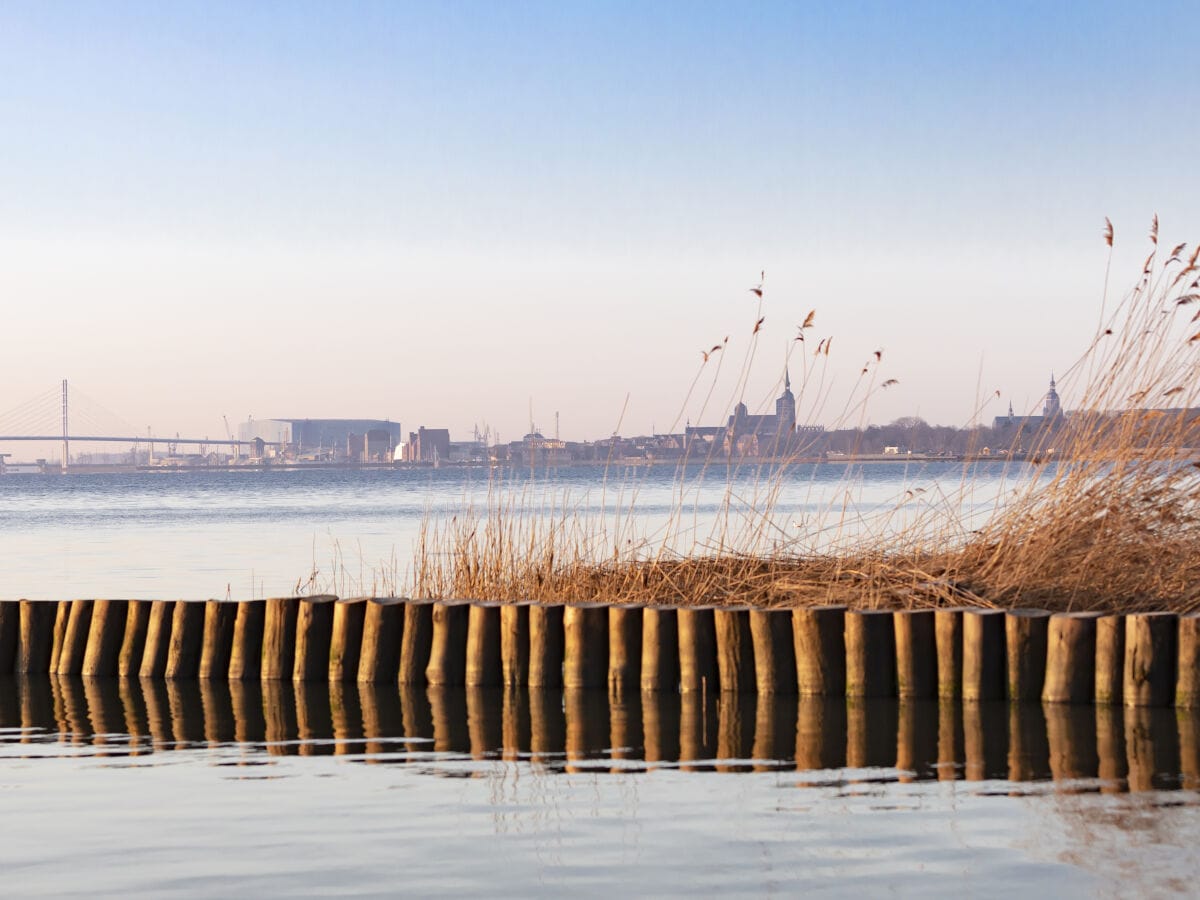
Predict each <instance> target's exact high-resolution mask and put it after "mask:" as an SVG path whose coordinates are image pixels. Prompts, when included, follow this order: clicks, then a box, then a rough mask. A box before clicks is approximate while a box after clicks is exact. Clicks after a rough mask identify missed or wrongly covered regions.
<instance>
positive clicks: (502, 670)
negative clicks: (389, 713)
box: [0, 595, 1200, 707]
mask: <svg viewBox="0 0 1200 900" xmlns="http://www.w3.org/2000/svg"><path fill="white" fill-rule="evenodd" d="M3 671H8V672H17V673H45V672H54V673H58V674H64V675H75V674H78V675H86V676H115V675H121V676H130V675H136V676H141V677H143V678H169V679H177V678H229V679H233V680H245V679H258V678H261V679H268V680H269V679H281V678H284V679H294V680H297V681H316V680H323V679H329V680H331V681H360V682H368V683H381V682H389V681H391V682H396V681H398V682H400V683H402V684H433V685H467V686H478V687H488V686H496V685H506V686H530V687H550V688H555V687H566V688H601V687H607V688H608V689H609V690H610V691H613V692H615V693H617V694H620V693H622V692H626V691H633V690H648V691H660V690H667V691H671V690H678V691H681V692H683V693H688V692H692V691H705V690H707V691H723V692H724V691H732V692H746V691H757V692H758V693H761V694H772V693H781V694H788V693H790V694H803V695H812V696H847V697H896V696H898V697H905V698H933V697H961V698H963V699H966V700H1000V699H1006V698H1007V699H1010V700H1037V699H1042V700H1045V701H1049V702H1067V703H1090V702H1096V703H1124V704H1126V705H1129V706H1169V705H1171V704H1175V705H1178V706H1181V707H1192V706H1200V616H1196V615H1184V616H1177V615H1175V614H1174V613H1131V614H1127V615H1106V614H1100V613H1054V614H1051V613H1049V612H1046V611H1043V610H1023V609H1015V610H1007V611H1003V610H990V609H973V608H964V609H937V610H933V609H928V610H901V611H895V612H892V611H885V610H847V609H846V608H844V607H838V606H824V607H809V608H800V609H783V608H781V609H751V608H748V607H677V608H666V607H644V608H643V607H635V606H609V605H604V604H568V605H566V606H551V605H543V604H535V603H491V602H466V601H412V600H404V599H398V598H387V599H379V598H353V599H344V600H339V599H338V598H336V597H333V596H327V595H322V596H315V597H290V598H276V599H271V600H250V601H239V602H231V601H217V600H210V601H208V602H190V601H182V600H180V601H159V600H155V601H149V600H74V601H62V602H41V601H28V600H21V601H6V602H0V672H3Z"/></svg>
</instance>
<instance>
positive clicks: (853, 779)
mask: <svg viewBox="0 0 1200 900" xmlns="http://www.w3.org/2000/svg"><path fill="white" fill-rule="evenodd" d="M962 474H963V468H962V467H961V466H957V465H951V464H931V465H910V466H905V465H893V464H888V465H879V466H864V467H862V468H861V469H859V470H856V472H855V473H854V475H853V477H852V479H851V480H850V481H849V482H847V481H845V480H844V476H845V469H844V467H817V468H810V469H808V470H800V471H797V472H796V473H794V474H792V475H791V476H789V478H788V479H787V480H786V482H785V483H784V485H783V489H782V490H781V493H780V495H779V497H778V498H777V499H776V500H775V502H774V503H773V504H772V505H771V515H772V517H773V520H772V521H773V524H774V525H776V526H778V528H779V529H780V530H786V529H791V528H793V526H794V525H795V524H796V523H799V524H800V525H801V526H802V528H800V529H795V530H797V531H804V530H805V529H806V528H807V527H808V526H809V525H810V524H811V523H812V522H813V521H814V520H817V519H820V518H822V517H823V516H824V514H825V511H826V510H828V509H829V508H830V504H831V503H837V502H840V500H841V498H842V497H844V496H845V495H846V494H847V493H849V494H850V495H851V497H852V500H853V503H854V506H855V509H856V510H857V511H860V512H864V511H865V512H873V513H877V514H880V515H883V516H886V517H888V519H887V521H888V523H889V527H900V526H902V525H904V524H905V523H907V522H911V521H912V518H913V516H914V514H915V513H919V511H920V509H921V508H922V504H923V503H934V502H938V501H936V500H928V501H927V500H926V499H924V498H929V497H933V498H937V497H945V496H948V495H953V494H954V492H955V491H956V490H957V487H958V484H959V482H960V479H961V478H962ZM1002 474H1003V470H1002V468H1001V467H1000V466H998V465H994V466H979V467H976V469H975V471H974V472H973V473H972V479H971V487H972V491H973V493H972V494H970V495H969V496H967V497H966V498H965V502H964V503H962V504H959V505H957V506H956V507H955V508H956V509H957V510H958V512H959V513H960V514H961V515H962V516H963V517H964V520H969V519H970V518H971V517H974V516H980V515H984V514H986V513H987V511H988V510H990V509H991V507H992V504H993V502H994V501H995V499H996V497H997V496H999V495H1001V493H1002V492H1003V490H1004V489H1005V483H1004V482H1003V481H1002V479H1001V476H1002ZM618 482H619V483H620V484H621V485H623V487H624V489H625V490H626V493H627V494H628V493H629V492H630V491H631V489H632V485H633V484H634V483H636V484H637V485H638V491H637V495H636V498H635V500H634V505H635V513H634V518H635V520H636V521H637V523H638V525H639V527H640V528H642V529H643V530H644V531H645V532H646V533H647V534H653V533H655V530H656V529H661V527H662V526H663V523H664V521H666V520H667V519H669V517H670V514H671V511H672V510H673V509H675V507H676V505H677V499H676V496H675V493H674V489H675V488H674V485H675V482H674V479H673V477H672V473H670V472H666V471H663V470H658V471H655V470H651V471H650V472H637V473H632V474H631V475H628V476H627V475H625V474H622V476H621V478H620V479H618ZM737 485H738V488H737V490H738V492H739V494H740V495H743V496H745V497H750V498H753V497H754V483H753V480H752V478H751V477H749V476H746V477H743V478H742V479H740V480H739V481H738V482H737ZM526 487H528V490H530V491H532V492H534V494H533V495H534V496H539V495H538V494H537V492H538V491H544V492H548V493H549V494H550V495H551V496H558V495H560V494H561V492H562V491H564V490H565V491H568V492H570V493H571V494H572V496H574V497H575V498H576V499H577V500H578V502H579V503H580V505H581V507H584V508H587V509H591V510H595V509H597V508H599V507H600V506H601V503H600V494H601V492H602V487H601V473H600V472H598V471H597V470H594V469H588V470H560V471H559V472H557V473H555V474H554V475H553V476H552V477H551V478H550V480H549V481H548V482H547V481H544V480H538V481H537V482H535V483H534V484H533V485H531V486H522V485H518V489H525V488H526ZM613 490H614V489H613V488H612V482H611V481H610V495H609V499H611V492H612V491H613ZM723 490H724V480H723V477H719V478H715V479H712V481H711V482H710V483H708V484H707V485H705V486H701V487H699V488H696V489H695V490H694V491H693V492H691V493H690V494H689V495H688V499H687V502H688V503H689V504H690V506H689V509H690V510H692V511H693V515H694V521H695V522H697V523H699V525H700V527H702V526H703V524H704V522H705V521H706V517H707V520H711V519H712V518H714V517H715V516H716V515H717V514H718V512H719V511H720V509H721V508H722V502H723V499H722V498H723ZM488 491H489V484H488V475H487V473H486V472H478V471H473V472H472V471H459V470H440V471H419V472H413V471H403V472H402V471H388V472H380V471H371V472H346V471H341V472H330V471H320V472H318V471H313V472H286V473H284V472H276V473H241V472H234V473H172V474H169V475H167V474H164V475H137V476H116V475H105V476H78V477H68V478H61V477H45V478H43V477H24V476H21V477H5V478H0V597H3V598H16V597H33V598H38V597H41V598H52V599H60V598H67V597H95V596H123V597H150V598H155V597H186V598H202V597H210V596H224V595H225V593H226V590H227V587H228V590H229V592H230V593H231V594H232V595H233V596H234V597H247V596H251V595H262V594H273V593H274V594H278V593H286V592H287V591H289V590H290V589H291V587H292V586H293V585H294V584H295V582H296V581H297V579H298V578H300V577H301V576H303V575H306V574H307V573H308V572H309V571H310V570H311V569H312V568H313V565H314V560H315V561H316V564H317V565H318V566H325V565H326V562H325V560H326V558H327V557H328V554H329V552H330V548H331V547H334V548H340V550H341V552H342V554H343V558H344V561H345V563H344V564H345V565H356V564H357V563H358V557H359V556H360V555H361V558H362V566H363V567H364V568H367V569H369V568H370V567H371V566H372V565H375V564H377V563H379V562H381V561H387V560H390V559H391V558H392V556H393V554H395V555H396V556H397V557H399V558H403V557H404V556H405V555H406V554H407V552H408V542H409V541H411V538H412V536H413V535H414V534H415V533H416V530H417V528H418V526H419V524H420V521H421V518H422V516H423V515H424V514H425V513H426V511H427V510H432V511H434V512H435V513H437V512H441V513H442V514H445V515H449V514H451V513H452V511H453V510H455V509H456V508H458V507H460V506H461V505H462V504H463V503H464V502H466V501H469V500H472V499H474V500H476V501H481V500H483V499H484V498H486V497H487V495H488ZM909 492H911V493H909ZM627 499H628V497H626V498H625V499H624V500H623V501H622V502H625V501H626V500H627ZM360 548H361V549H360ZM1198 788H1200V719H1198V718H1197V717H1195V716H1193V715H1191V714H1181V715H1177V714H1176V712H1175V711H1174V710H1145V709H1134V710H1127V709H1122V708H1119V707H1118V708H1109V707H1091V706H1085V707H1068V706H1052V705H1047V706H1042V705H1040V704H1034V705H1012V706H1010V705H1009V704H1004V703H1000V704H957V703H941V704H939V703H898V702H895V701H871V702H867V703H846V702H844V701H826V700H809V699H799V698H777V699H772V700H768V699H765V698H758V697H755V696H752V695H741V696H739V695H722V696H714V695H707V696H704V697H698V696H694V695H685V696H679V695H676V694H645V695H642V694H637V695H635V696H631V697H627V698H611V697H608V696H607V695H605V694H593V693H586V692H585V693H578V692H576V693H563V692H546V691H531V692H524V691H522V692H515V693H514V692H499V691H486V690H462V689H437V688H406V687H396V686H394V685H385V686H371V685H353V684H350V685H341V684H336V685H326V684H324V683H321V684H304V683H301V684H292V683H290V682H265V683H262V684H260V683H257V682H253V683H247V684H242V683H226V682H224V681H214V682H202V681H201V682H178V683H174V682H168V681H138V680H119V679H98V680H83V679H79V678H67V677H58V676H48V677H31V678H26V679H16V678H13V677H11V676H8V677H0V804H2V806H0V808H2V810H3V817H4V818H3V821H4V828H3V839H2V840H0V871H3V873H4V880H3V886H4V888H3V889H4V891H5V893H6V894H12V895H18V896H38V895H40V896H47V895H49V896H56V897H57V896H69V895H81V894H87V895H89V896H92V895H95V894H97V893H99V894H102V895H110V894H112V895H117V894H119V895H139V894H140V895H148V896H154V897H162V896H195V895H203V896H213V895H244V894H260V895H271V896H274V895H322V896H327V895H329V894H333V893H337V894H351V895H359V896H384V895H386V896H394V895H396V894H398V893H401V892H406V893H414V894H417V895H450V894H453V895H462V894H469V895H479V894H487V895H495V896H530V895H534V896H561V895H563V894H571V895H577V896H599V895H604V896H612V895H613V893H614V892H620V893H624V894H636V895H647V896H680V895H696V894H701V895H711V894H735V895H764V894H781V895H792V894H796V893H798V892H800V891H807V890H811V889H816V890H820V891H822V892H825V893H833V894H845V895H852V896H862V895H868V894H869V895H876V894H884V893H887V894H898V895H920V896H929V895H947V896H956V897H957V896H961V895H963V894H964V893H965V894H968V895H983V896H994V895H1026V896H1046V895H1049V896H1089V897H1090V896H1095V895H1112V896H1124V895H1128V894H1147V895H1162V894H1170V893H1190V892H1191V890H1192V888H1193V885H1194V880H1195V876H1196V873H1197V872H1198V871H1200V809H1198V807H1200V793H1198V792H1197V789H1198Z"/></svg>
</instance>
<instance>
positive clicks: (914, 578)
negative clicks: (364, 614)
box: [383, 217, 1200, 613]
mask: <svg viewBox="0 0 1200 900" xmlns="http://www.w3.org/2000/svg"><path fill="white" fill-rule="evenodd" d="M1104 238H1105V241H1106V243H1107V244H1108V247H1109V259H1110V263H1109V265H1111V253H1112V246H1113V237H1112V227H1111V225H1110V224H1109V225H1108V226H1107V228H1106V229H1105V232H1104ZM1149 238H1150V244H1151V246H1150V254H1149V256H1148V257H1147V259H1146V262H1145V264H1144V266H1143V269H1142V271H1141V273H1140V274H1139V275H1138V277H1137V279H1136V282H1135V284H1134V286H1133V287H1132V288H1131V289H1130V290H1128V291H1127V292H1126V293H1125V294H1124V295H1123V296H1122V297H1121V298H1120V299H1119V300H1118V301H1116V302H1115V303H1111V302H1110V301H1109V298H1108V297H1107V291H1108V288H1107V282H1108V273H1107V271H1106V275H1105V296H1103V297H1102V300H1101V306H1100V314H1099V323H1098V325H1097V327H1096V330H1095V333H1094V335H1093V336H1092V337H1091V339H1090V341H1089V342H1088V344H1087V346H1086V348H1085V350H1084V352H1083V354H1082V355H1081V356H1080V358H1079V360H1078V361H1077V362H1076V363H1075V364H1074V365H1073V366H1071V367H1070V369H1069V370H1068V371H1067V372H1065V373H1063V376H1062V377H1061V378H1060V380H1059V384H1060V385H1061V386H1062V390H1063V393H1064V394H1065V395H1067V396H1070V397H1074V398H1076V401H1075V403H1074V404H1072V408H1071V411H1070V412H1069V414H1068V415H1067V416H1066V417H1065V419H1064V420H1062V421H1061V422H1060V423H1058V426H1057V427H1054V426H1053V423H1051V424H1047V425H1045V426H1043V427H1039V428H1038V429H1036V430H1034V431H1032V432H1030V431H1028V430H1026V429H1019V430H1018V433H1017V435H1016V437H1014V438H1013V442H1012V444H1011V446H1009V447H1006V448H1004V449H1005V450H1006V451H1007V453H1003V454H998V453H997V448H989V452H988V453H987V454H984V453H983V449H984V448H983V447H982V446H972V447H969V448H968V450H967V452H966V453H965V454H963V456H964V457H965V459H966V460H967V462H965V463H964V466H963V472H962V477H961V479H960V480H959V482H958V484H957V485H956V486H953V487H949V488H948V487H946V486H945V485H942V488H941V489H940V490H939V491H937V492H936V496H933V493H934V492H931V493H930V494H925V495H921V496H918V495H917V494H916V493H915V492H914V491H912V490H910V491H906V492H905V496H901V497H899V498H897V500H896V503H895V506H894V507H893V508H890V509H887V510H883V511H871V512H870V513H864V512H862V511H859V510H856V509H855V508H854V507H853V504H851V503H849V502H847V501H846V500H844V499H843V500H841V501H840V502H839V501H834V502H831V503H829V505H828V508H827V509H826V510H825V512H824V514H823V515H821V516H819V517H818V518H819V521H816V522H814V523H812V525H811V527H807V528H805V529H803V533H801V534H788V533H785V531H784V529H783V528H782V527H781V526H780V525H779V524H778V522H777V521H776V520H775V517H774V516H773V515H772V513H773V510H774V508H775V506H776V504H777V503H778V501H779V498H780V496H781V492H782V491H783V489H784V486H785V482H786V480H787V479H789V478H791V479H793V480H795V478H796V471H795V469H796V466H797V465H800V464H801V461H802V460H805V457H806V453H811V449H812V447H811V444H806V443H804V442H803V440H801V442H800V443H799V445H798V446H795V447H793V448H791V449H790V451H789V453H788V454H787V457H786V459H785V460H784V461H783V462H774V463H770V464H767V463H763V462H761V461H759V460H754V461H751V462H744V461H740V460H738V459H736V458H727V457H716V456H710V457H709V458H708V460H707V461H706V463H705V464H704V465H703V466H701V467H700V472H699V473H696V472H694V471H693V467H691V466H682V465H681V466H679V467H678V470H677V471H678V474H677V478H676V486H675V491H674V501H675V502H674V507H673V509H672V511H671V514H670V517H669V522H668V523H667V525H666V526H665V527H663V528H661V529H656V530H655V531H654V533H652V534H645V533H641V532H640V531H639V529H638V526H637V523H636V520H635V516H634V507H635V504H636V502H637V497H638V490H639V479H638V477H637V476H636V475H631V474H630V473H629V471H628V469H627V467H625V466H623V465H620V466H618V465H613V467H612V468H614V469H615V468H621V469H622V470H624V471H625V474H624V475H623V476H622V478H621V480H620V482H619V483H614V482H613V480H610V478H609V476H608V475H607V474H606V477H605V482H604V487H603V489H602V497H601V500H600V503H599V506H598V508H597V507H596V506H595V505H594V504H589V505H580V504H576V503H574V502H573V501H572V500H571V498H569V497H567V496H557V497H553V496H552V497H550V498H547V496H545V495H543V494H537V493H535V492H531V491H530V489H529V487H528V482H526V483H525V486H524V487H520V486H515V485H514V486H510V485H508V484H507V483H506V482H505V481H504V480H503V479H501V478H496V479H493V483H492V486H491V489H490V491H489V495H488V498H487V501H486V503H485V504H484V505H483V508H478V507H472V506H464V508H463V509H462V510H461V511H460V512H459V513H458V514H457V515H454V516H449V517H447V516H445V515H439V516H435V515H433V514H428V515H427V516H426V517H425V520H424V522H423V524H422V528H421V532H420V535H419V538H418V540H417V542H416V546H415V547H414V556H413V560H412V569H411V575H410V576H409V578H410V580H411V583H410V584H406V585H403V588H405V589H407V590H408V591H411V595H412V596H414V597H424V598H431V599H445V598H485V599H488V600H531V601H537V602H542V603H578V602H600V603H606V604H639V605H649V606H658V605H672V606H688V605H722V606H726V605H750V606H757V607H791V606H805V605H814V604H818V605H819V604H841V605H846V606H849V607H851V608H894V609H905V608H928V607H936V606H979V607H995V608H1017V607H1039V608H1042V609H1047V610H1053V611H1088V610H1098V611H1100V610H1102V611H1121V612H1135V611H1142V610H1150V609H1169V610H1172V611H1175V612H1181V613H1186V612H1192V611H1196V610H1200V461H1197V448H1200V410H1197V409H1196V406H1197V391H1198V387H1200V377H1198V376H1200V312H1197V310H1200V266H1198V265H1197V261H1198V257H1200V247H1197V248H1194V249H1193V248H1189V247H1188V246H1187V245H1185V244H1179V245H1178V246H1176V247H1174V248H1173V249H1169V250H1168V249H1166V248H1164V247H1161V246H1160V245H1159V242H1158V220H1157V217H1155V219H1154V222H1153V224H1152V227H1151V230H1150V234H1149ZM753 290H754V292H755V293H757V294H758V295H759V304H758V311H757V314H756V316H755V322H754V325H753V329H752V330H751V333H750V336H749V340H748V342H747V346H746V349H745V351H744V354H743V357H742V358H741V360H740V361H732V345H731V344H730V343H729V339H728V338H727V339H726V341H725V343H724V344H718V345H715V346H714V347H713V349H712V350H711V351H708V352H706V353H705V354H704V363H703V364H702V365H701V367H700V369H699V370H698V372H697V374H696V376H695V378H694V380H693V382H692V387H691V390H690V391H689V393H688V396H687V398H686V399H685V402H684V404H683V406H682V409H681V412H680V418H682V417H683V410H687V409H689V408H690V407H691V406H692V405H694V403H693V401H697V399H699V400H702V401H703V402H702V406H701V413H702V414H704V413H706V412H708V411H710V410H711V409H713V408H715V406H714V404H713V403H712V394H713V391H714V390H715V387H716V384H717V377H718V376H719V374H720V371H721V368H722V366H723V365H730V364H732V365H737V366H739V367H740V368H739V370H738V377H737V383H736V388H735V390H734V393H733V396H732V397H731V398H730V399H729V402H728V403H727V404H726V407H727V410H732V409H733V408H734V407H735V406H736V405H737V404H739V403H742V402H744V397H745V394H746V391H747V383H748V379H749V374H750V372H751V370H752V367H753V365H754V361H755V353H756V350H757V343H758V332H759V327H760V325H761V322H762V319H763V316H764V315H765V306H764V300H763V292H762V286H761V285H760V286H759V287H758V288H755V289H753ZM832 342H833V336H824V337H818V336H817V330H816V311H813V312H810V313H809V314H808V315H807V317H806V318H805V320H804V325H803V326H801V327H800V328H799V330H798V334H797V336H796V339H795V341H794V342H793V345H792V347H793V353H792V354H791V357H790V359H789V364H790V365H791V367H792V372H793V374H794V375H795V374H798V375H799V378H798V379H795V380H794V383H795V384H796V385H797V387H798V391H797V398H796V399H797V408H798V413H797V422H799V423H800V424H801V425H803V424H804V423H805V422H811V421H814V420H815V417H816V415H818V414H822V415H824V416H827V415H828V412H829V410H828V409H827V407H828V405H829V403H830V402H831V396H830V395H831V381H832V378H831V372H830V369H829V366H830V364H831V363H830V348H831V346H832ZM727 357H729V358H728V359H727ZM882 367H883V354H882V352H877V353H875V354H873V357H872V358H871V359H868V360H867V361H866V363H865V364H863V365H862V366H861V370H860V371H859V374H858V376H857V381H856V382H855V387H854V389H853V390H852V392H851V393H850V396H849V397H848V398H847V399H846V401H845V403H844V406H843V407H842V409H841V411H840V412H839V413H837V414H836V415H835V416H834V419H835V424H834V426H833V427H835V428H847V427H855V426H856V425H857V427H859V429H860V430H861V429H862V424H863V423H864V422H865V417H866V413H867V410H868V408H869V405H870V402H871V400H872V398H874V397H876V396H877V395H878V393H879V392H880V391H883V390H886V389H887V388H888V387H890V386H891V385H894V384H895V383H896V380H895V379H892V378H886V377H884V373H883V371H882ZM996 396H997V397H998V392H997V394H996ZM992 399H993V398H992V397H991V396H989V397H987V398H980V401H979V402H978V404H977V409H976V411H975V415H974V416H973V417H972V419H973V421H974V420H978V419H979V418H980V417H981V415H982V412H983V408H984V407H985V406H986V405H987V403H988V402H989V401H991V400H992ZM979 431H980V432H981V433H982V429H979ZM988 431H990V429H988ZM800 433H801V434H803V429H801V430H800ZM981 457H983V458H990V459H992V460H996V459H1000V460H1002V461H1003V465H1004V467H1005V471H1004V476H1003V490H1002V491H1001V492H1000V495H999V496H997V497H995V499H994V503H993V505H992V509H991V513H990V515H989V516H988V517H987V518H986V520H985V521H984V522H983V523H982V524H981V525H979V527H977V528H971V527H970V526H969V524H968V522H969V518H968V517H967V516H966V515H965V512H966V508H967V504H968V503H969V502H971V501H972V500H973V499H976V498H975V487H976V486H975V485H974V484H973V480H972V463H971V462H970V460H974V459H978V458H981ZM928 459H930V460H936V457H931V458H928ZM901 460H903V461H910V460H912V457H900V458H899V460H898V461H901ZM846 461H847V462H855V461H857V460H851V459H847V460H846ZM871 461H872V462H876V461H881V460H878V459H877V458H875V457H874V455H872V459H871ZM851 468H852V467H851ZM848 477H852V475H851V474H850V473H848ZM711 478H716V479H721V481H720V482H718V483H723V485H724V500H723V503H722V508H721V510H720V513H719V514H718V515H717V517H716V521H715V523H713V524H712V525H711V528H709V529H708V530H707V531H706V532H705V533H702V534H698V535H696V534H694V531H693V530H692V529H693V526H694V525H695V522H696V519H697V517H696V513H695V507H694V490H695V486H696V484H697V483H698V479H711ZM710 486H711V482H710ZM847 493H848V491H847ZM971 524H973V523H971ZM851 525H852V526H853V527H850V526H851ZM689 535H692V536H691V537H690V543H689V544H687V545H686V546H681V538H683V537H685V536H689ZM815 536H819V539H815ZM396 575H397V573H396V572H395V571H394V570H393V572H392V573H390V574H385V577H384V579H383V580H384V582H385V583H386V584H389V585H390V586H394V587H401V585H400V584H399V583H398V582H399V579H398V578H397V577H396Z"/></svg>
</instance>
